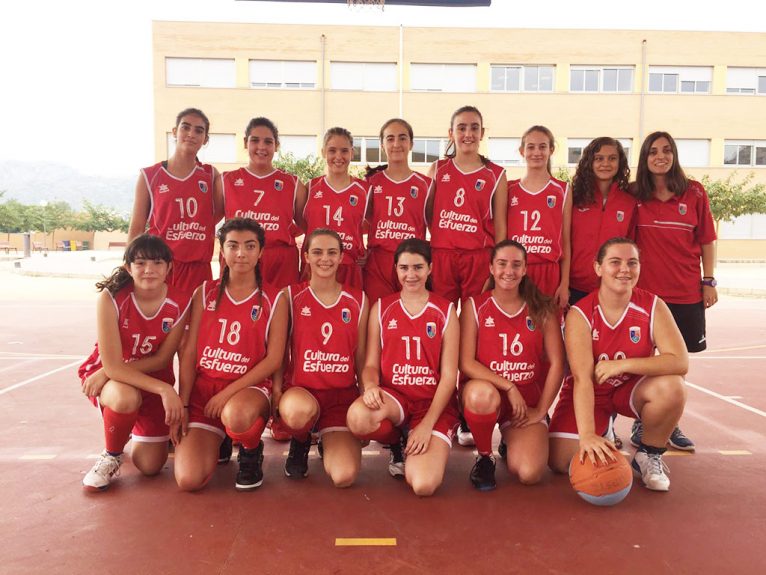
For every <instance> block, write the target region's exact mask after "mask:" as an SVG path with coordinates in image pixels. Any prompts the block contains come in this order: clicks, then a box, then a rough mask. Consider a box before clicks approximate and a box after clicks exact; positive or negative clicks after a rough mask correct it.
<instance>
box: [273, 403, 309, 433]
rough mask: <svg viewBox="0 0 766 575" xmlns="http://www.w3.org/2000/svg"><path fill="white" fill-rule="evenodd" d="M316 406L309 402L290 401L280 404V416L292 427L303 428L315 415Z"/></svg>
mask: <svg viewBox="0 0 766 575" xmlns="http://www.w3.org/2000/svg"><path fill="white" fill-rule="evenodd" d="M315 411H316V408H315V406H313V405H311V403H309V402H300V401H288V402H281V403H280V405H279V417H280V418H281V419H282V421H283V422H284V424H285V425H286V426H287V427H289V428H290V429H301V428H303V427H305V426H306V424H307V423H309V421H311V419H312V418H313V417H314V416H315Z"/></svg>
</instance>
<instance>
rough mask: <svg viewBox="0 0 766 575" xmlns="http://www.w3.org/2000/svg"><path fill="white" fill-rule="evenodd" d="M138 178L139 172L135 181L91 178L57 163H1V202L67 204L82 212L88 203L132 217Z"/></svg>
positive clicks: (102, 177) (10, 161) (129, 178)
mask: <svg viewBox="0 0 766 575" xmlns="http://www.w3.org/2000/svg"><path fill="white" fill-rule="evenodd" d="M137 176H138V173H137V172H136V176H134V177H122V178H115V177H106V176H91V175H86V174H83V173H81V172H79V171H77V170H76V169H75V168H72V167H71V166H66V165H63V164H56V163H53V162H20V161H15V160H0V191H3V190H4V191H5V194H4V195H3V196H2V198H0V202H4V201H7V200H18V201H19V202H21V203H22V204H40V202H42V201H46V202H56V201H65V202H67V203H68V204H69V205H70V206H71V207H72V209H74V210H75V211H78V210H80V209H81V208H82V205H83V200H88V201H89V202H90V203H91V204H101V205H103V206H108V207H111V208H114V209H116V210H117V211H118V212H119V213H121V214H123V215H125V216H129V215H130V211H131V209H132V207H133V194H134V192H135V187H136V177H137Z"/></svg>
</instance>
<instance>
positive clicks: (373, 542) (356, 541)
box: [335, 537, 396, 547]
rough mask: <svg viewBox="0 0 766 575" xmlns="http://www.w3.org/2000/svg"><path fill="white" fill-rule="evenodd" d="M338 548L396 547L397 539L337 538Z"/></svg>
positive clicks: (336, 544)
mask: <svg viewBox="0 0 766 575" xmlns="http://www.w3.org/2000/svg"><path fill="white" fill-rule="evenodd" d="M335 546H336V547H395V546H396V537H378V538H375V537H336V538H335Z"/></svg>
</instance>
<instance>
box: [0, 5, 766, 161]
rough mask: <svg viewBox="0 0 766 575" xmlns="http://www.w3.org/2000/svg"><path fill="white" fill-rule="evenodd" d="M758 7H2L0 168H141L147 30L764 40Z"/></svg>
mask: <svg viewBox="0 0 766 575" xmlns="http://www.w3.org/2000/svg"><path fill="white" fill-rule="evenodd" d="M9 6H12V8H10V7H9ZM763 6H764V4H763V0H739V1H738V2H733V3H731V4H726V5H724V4H722V3H721V2H705V1H704V0H703V1H699V0H694V1H692V0H643V1H640V2H627V1H625V0H622V1H621V0H613V1H612V2H609V1H604V0H600V1H592V0H579V1H578V0H547V1H543V2H533V1H530V0H524V1H520V0H492V6H491V7H490V8H461V9H458V8H441V9H439V8H413V7H399V6H388V7H386V8H385V10H384V11H382V12H381V11H380V10H379V9H375V8H355V9H349V8H348V7H347V6H346V5H345V4H343V5H333V4H321V5H312V4H300V5H299V6H298V7H299V9H296V4H290V3H281V2H259V1H255V2H253V1H234V0H132V1H130V0H129V1H126V2H119V3H117V2H110V1H108V0H98V1H96V0H37V1H34V0H31V1H20V2H13V3H12V4H10V3H6V4H4V7H3V15H2V19H1V20H0V64H1V66H0V87H1V89H0V102H2V104H3V106H2V112H3V114H4V118H3V126H4V128H5V130H3V132H4V133H3V137H2V138H1V139H0V160H8V159H15V160H25V161H35V160H45V161H55V162H59V163H63V164H67V165H70V166H73V167H75V168H77V169H79V170H81V171H83V172H85V173H88V174H98V175H105V176H125V175H133V174H135V173H136V172H137V170H138V168H139V167H140V166H144V165H147V164H150V163H152V162H153V161H154V150H153V139H152V130H153V125H152V87H151V81H152V69H151V22H152V20H181V21H219V22H277V23H299V24H302V23H317V24H359V25H387V26H398V25H404V26H457V25H461V26H470V27H486V26H490V25H491V26H493V27H509V28H619V29H625V28H630V29H663V30H718V31H741V32H765V31H766V19H765V18H764V17H763V14H764V7H763ZM628 13H630V15H629V16H626V14H628ZM764 65H765V66H766V60H765V61H764Z"/></svg>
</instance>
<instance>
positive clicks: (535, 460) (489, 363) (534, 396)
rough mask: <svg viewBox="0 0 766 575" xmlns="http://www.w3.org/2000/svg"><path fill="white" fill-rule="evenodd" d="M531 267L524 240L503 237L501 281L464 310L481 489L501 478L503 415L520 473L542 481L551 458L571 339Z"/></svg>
mask: <svg viewBox="0 0 766 575" xmlns="http://www.w3.org/2000/svg"><path fill="white" fill-rule="evenodd" d="M526 271H527V253H526V250H525V249H524V247H523V246H522V245H521V244H520V243H518V242H516V241H514V240H504V241H502V242H500V243H499V244H497V245H496V246H495V249H494V250H493V252H492V264H491V266H490V273H491V276H492V282H493V283H494V287H493V288H492V290H491V291H488V292H484V293H483V294H481V295H480V296H477V297H472V298H469V300H468V301H467V302H466V304H465V307H464V308H463V310H462V311H461V313H460V324H461V333H462V337H461V339H460V371H461V372H462V373H463V374H464V375H465V376H466V377H467V378H468V382H467V383H466V384H465V385H464V386H463V389H462V404H463V416H464V417H465V419H466V421H467V422H468V425H469V426H470V428H471V431H472V432H473V437H474V441H475V443H476V449H477V451H478V453H479V457H478V458H477V460H476V464H475V465H474V466H473V469H472V470H471V476H470V477H471V483H473V485H474V487H476V488H477V489H479V490H480V491H488V490H491V489H494V488H495V485H496V484H495V459H494V457H493V455H492V432H493V430H494V429H495V423H496V422H499V423H500V431H501V433H502V435H503V442H504V443H505V445H506V446H507V448H506V450H505V452H506V453H505V459H506V464H507V465H508V470H509V471H510V472H511V473H512V474H514V475H516V476H517V477H518V478H519V481H521V482H522V483H525V484H533V483H537V482H539V481H540V479H541V477H542V475H543V473H544V472H545V469H546V466H547V462H548V422H547V416H548V410H549V409H550V407H551V405H552V404H553V400H554V399H555V398H556V394H557V393H558V391H559V387H560V386H561V378H562V377H563V373H564V345H563V342H562V341H561V330H560V325H559V321H558V313H557V311H556V308H555V306H554V305H553V304H552V302H551V300H550V298H548V297H547V296H544V295H543V294H542V293H540V291H539V290H538V289H537V287H535V284H534V283H533V282H531V281H530V280H529V277H528V276H527V275H526ZM544 360H545V361H546V362H547V364H548V365H549V366H550V367H549V369H548V370H547V372H546V371H545V370H544V369H543V366H542V364H543V361H544ZM501 455H502V454H501Z"/></svg>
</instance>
